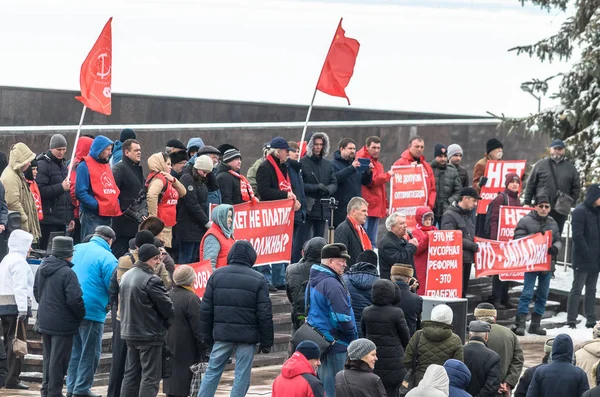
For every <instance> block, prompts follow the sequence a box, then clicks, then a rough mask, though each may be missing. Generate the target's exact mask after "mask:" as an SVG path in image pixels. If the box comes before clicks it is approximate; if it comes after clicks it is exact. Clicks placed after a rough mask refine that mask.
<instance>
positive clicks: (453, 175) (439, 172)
mask: <svg viewBox="0 0 600 397" xmlns="http://www.w3.org/2000/svg"><path fill="white" fill-rule="evenodd" d="M430 165H431V169H432V170H433V175H434V176H435V190H436V192H437V195H436V196H435V208H434V209H433V212H434V215H435V216H436V217H441V216H442V215H443V214H444V211H445V210H446V208H448V207H449V206H450V205H452V203H453V202H455V201H458V200H459V198H460V196H459V193H460V189H461V188H462V184H461V180H460V175H459V174H458V170H457V169H456V168H455V167H454V166H453V165H452V164H446V165H444V166H443V167H442V166H440V165H439V164H438V163H437V162H436V161H435V160H433V161H432V162H431V163H430Z"/></svg>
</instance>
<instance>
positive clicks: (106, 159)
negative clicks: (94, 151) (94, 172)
mask: <svg viewBox="0 0 600 397" xmlns="http://www.w3.org/2000/svg"><path fill="white" fill-rule="evenodd" d="M98 162H99V163H101V164H108V158H105V159H104V158H101V157H98Z"/></svg>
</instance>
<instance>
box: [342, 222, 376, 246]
mask: <svg viewBox="0 0 600 397" xmlns="http://www.w3.org/2000/svg"><path fill="white" fill-rule="evenodd" d="M346 219H348V222H350V224H351V225H352V227H353V228H354V230H356V233H357V234H358V238H359V239H360V243H361V244H362V248H363V251H364V250H372V249H373V245H372V244H371V240H370V239H369V236H368V235H367V232H365V229H363V227H362V226H361V225H359V224H358V223H357V222H356V221H355V220H354V219H353V218H351V217H347V218H346Z"/></svg>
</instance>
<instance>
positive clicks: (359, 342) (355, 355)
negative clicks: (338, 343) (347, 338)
mask: <svg viewBox="0 0 600 397" xmlns="http://www.w3.org/2000/svg"><path fill="white" fill-rule="evenodd" d="M375 349H377V346H375V343H373V342H371V341H370V340H369V339H366V338H360V339H355V340H353V341H352V342H350V344H349V345H348V360H360V359H361V358H363V357H364V356H366V355H367V354H369V353H370V352H372V351H373V350H375Z"/></svg>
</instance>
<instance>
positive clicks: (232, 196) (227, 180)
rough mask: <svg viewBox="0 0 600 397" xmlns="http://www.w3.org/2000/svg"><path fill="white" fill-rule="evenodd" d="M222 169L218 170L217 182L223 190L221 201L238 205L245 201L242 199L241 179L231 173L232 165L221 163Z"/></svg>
mask: <svg viewBox="0 0 600 397" xmlns="http://www.w3.org/2000/svg"><path fill="white" fill-rule="evenodd" d="M219 165H220V166H221V171H220V172H218V173H217V172H216V170H215V173H216V174H217V182H218V183H219V189H220V190H221V202H222V203H223V204H230V205H236V204H241V203H243V202H244V200H242V191H241V189H240V180H239V179H238V178H236V177H235V176H233V175H231V174H230V173H229V171H230V170H231V167H230V166H228V165H227V164H224V163H220V164H219Z"/></svg>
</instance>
